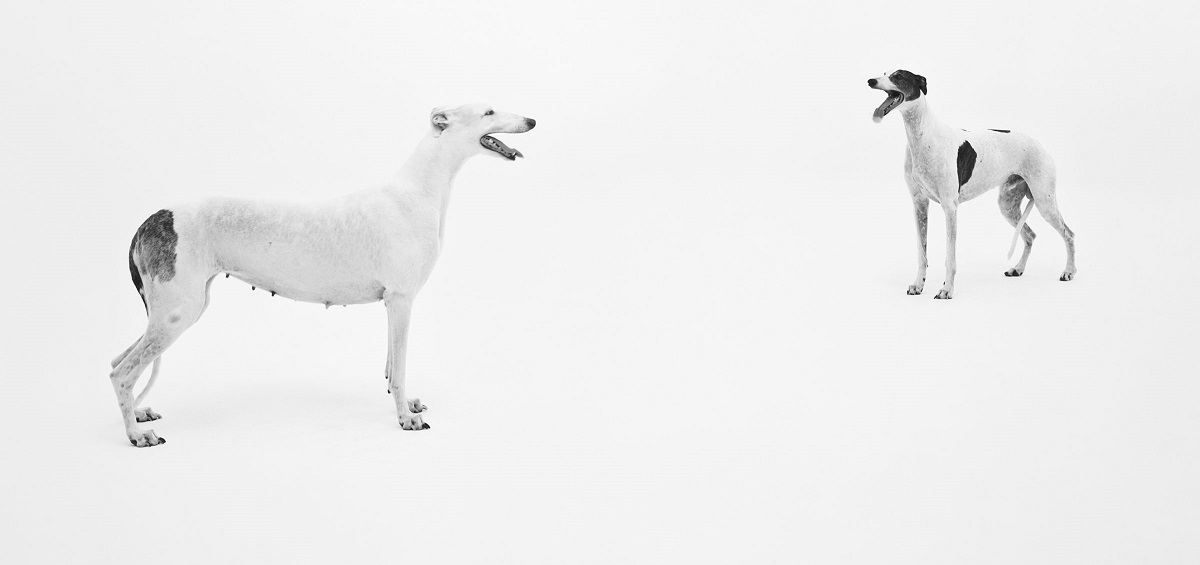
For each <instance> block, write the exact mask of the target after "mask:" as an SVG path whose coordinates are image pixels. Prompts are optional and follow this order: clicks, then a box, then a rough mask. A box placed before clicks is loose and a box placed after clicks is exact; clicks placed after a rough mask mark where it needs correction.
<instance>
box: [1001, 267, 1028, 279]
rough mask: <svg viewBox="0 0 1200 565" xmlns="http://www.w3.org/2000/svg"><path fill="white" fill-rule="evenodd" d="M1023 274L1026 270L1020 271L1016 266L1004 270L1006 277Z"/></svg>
mask: <svg viewBox="0 0 1200 565" xmlns="http://www.w3.org/2000/svg"><path fill="white" fill-rule="evenodd" d="M1023 274H1025V271H1018V270H1017V268H1016V267H1013V268H1011V269H1009V270H1007V271H1004V276H1006V277H1019V276H1021V275H1023Z"/></svg>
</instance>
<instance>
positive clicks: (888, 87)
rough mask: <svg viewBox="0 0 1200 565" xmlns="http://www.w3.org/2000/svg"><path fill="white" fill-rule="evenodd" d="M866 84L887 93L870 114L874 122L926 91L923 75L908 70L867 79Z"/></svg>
mask: <svg viewBox="0 0 1200 565" xmlns="http://www.w3.org/2000/svg"><path fill="white" fill-rule="evenodd" d="M867 86H869V87H871V88H874V89H876V90H882V91H884V92H886V93H887V95H888V97H887V100H884V101H883V104H880V105H879V107H878V108H876V109H875V113H874V114H873V115H872V116H871V119H873V120H875V123H879V122H880V121H882V120H883V117H884V116H886V115H888V112H891V111H892V110H895V109H896V108H899V107H900V106H901V105H902V104H907V103H909V102H913V101H914V100H916V99H918V98H920V97H921V95H922V94H926V93H927V92H928V91H927V90H926V89H925V77H923V76H921V75H918V74H913V73H910V72H908V71H893V72H890V73H888V74H886V75H883V76H881V77H878V78H872V79H867Z"/></svg>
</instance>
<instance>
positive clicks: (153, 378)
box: [133, 355, 162, 407]
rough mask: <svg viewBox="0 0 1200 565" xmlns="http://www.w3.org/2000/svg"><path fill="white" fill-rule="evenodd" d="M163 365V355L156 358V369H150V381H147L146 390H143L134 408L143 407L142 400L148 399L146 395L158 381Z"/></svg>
mask: <svg viewBox="0 0 1200 565" xmlns="http://www.w3.org/2000/svg"><path fill="white" fill-rule="evenodd" d="M160 365H162V355H159V356H158V357H155V358H154V368H153V369H150V380H148V381H146V388H143V389H142V393H141V394H139V395H137V400H134V401H133V405H134V407H137V406H141V405H142V399H143V398H146V394H147V393H149V392H150V387H153V386H154V381H157V380H158V367H159V366H160Z"/></svg>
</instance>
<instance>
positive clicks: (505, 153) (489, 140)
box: [479, 118, 537, 161]
mask: <svg viewBox="0 0 1200 565" xmlns="http://www.w3.org/2000/svg"><path fill="white" fill-rule="evenodd" d="M536 125H537V121H536V120H534V119H532V118H525V124H524V126H525V127H524V129H521V130H519V131H513V132H507V133H525V132H527V131H529V130H531V129H533V126H536ZM496 133H500V132H496ZM479 144H480V145H482V146H483V147H484V149H487V150H489V151H494V152H496V153H498V154H499V155H500V156H501V157H504V158H505V159H508V160H509V161H516V160H517V157H525V156H524V155H522V154H521V152H520V151H517V150H516V149H513V148H512V147H509V146H507V145H505V144H504V142H503V141H500V140H499V139H496V138H494V137H492V136H491V135H485V136H483V137H481V138H479Z"/></svg>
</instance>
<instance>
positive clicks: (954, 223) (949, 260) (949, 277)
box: [934, 199, 958, 298]
mask: <svg viewBox="0 0 1200 565" xmlns="http://www.w3.org/2000/svg"><path fill="white" fill-rule="evenodd" d="M942 211H943V212H945V213H946V282H944V283H942V290H939V291H938V293H937V296H934V298H954V274H955V273H956V272H958V261H957V260H956V259H955V257H954V249H955V247H956V245H957V244H956V242H957V240H958V204H957V203H954V202H950V201H949V199H944V200H942Z"/></svg>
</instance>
